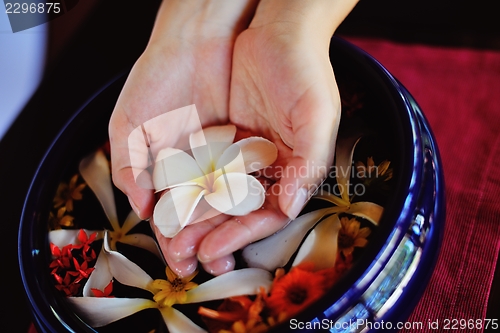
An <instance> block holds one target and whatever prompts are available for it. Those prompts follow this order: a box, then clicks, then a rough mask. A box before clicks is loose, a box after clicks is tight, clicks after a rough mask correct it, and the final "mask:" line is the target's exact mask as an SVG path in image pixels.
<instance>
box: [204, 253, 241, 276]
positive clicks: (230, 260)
mask: <svg viewBox="0 0 500 333" xmlns="http://www.w3.org/2000/svg"><path fill="white" fill-rule="evenodd" d="M234 266H235V260H234V256H233V255H232V254H228V255H226V256H224V257H222V258H219V259H216V260H214V261H211V262H207V263H204V264H203V269H204V270H205V271H206V272H208V273H210V274H212V275H216V276H217V275H221V274H224V273H227V272H229V271H232V270H233V269H234Z"/></svg>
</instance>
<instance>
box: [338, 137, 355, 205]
mask: <svg viewBox="0 0 500 333" xmlns="http://www.w3.org/2000/svg"><path fill="white" fill-rule="evenodd" d="M360 139H361V135H352V136H349V137H339V138H338V139H337V145H336V147H335V169H336V170H335V171H336V173H337V183H338V185H339V188H340V191H341V193H342V199H343V200H344V201H349V193H348V189H349V179H350V178H351V168H352V156H353V154H354V149H355V148H356V145H357V144H358V142H359V140H360Z"/></svg>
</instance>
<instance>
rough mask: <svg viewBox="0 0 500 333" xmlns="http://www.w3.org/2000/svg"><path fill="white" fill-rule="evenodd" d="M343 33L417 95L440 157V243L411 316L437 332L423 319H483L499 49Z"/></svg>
mask: <svg viewBox="0 0 500 333" xmlns="http://www.w3.org/2000/svg"><path fill="white" fill-rule="evenodd" d="M348 40H349V41H351V42H352V43H354V44H355V45H357V46H359V47H361V48H362V49H364V50H365V51H367V52H368V53H369V54H371V55H372V56H374V57H375V58H376V59H377V60H378V61H379V62H381V63H382V65H383V66H384V67H386V68H387V69H388V70H389V71H390V72H391V73H392V74H393V75H394V76H395V77H396V78H398V80H400V81H401V83H402V84H403V85H404V86H405V87H406V88H407V89H408V90H409V91H410V93H411V94H412V95H413V96H414V97H415V99H416V100H417V102H418V104H419V105H420V106H421V108H422V109H423V112H424V114H425V115H426V117H427V119H428V120H429V122H430V124H431V127H432V130H433V132H434V135H435V137H436V139H437V143H438V146H439V149H440V152H441V158H442V161H443V168H444V174H445V184H446V186H445V188H446V201H447V204H446V209H447V218H446V226H445V235H444V240H443V246H442V250H441V254H440V257H439V259H438V262H437V266H436V270H435V272H434V274H433V276H432V278H431V281H430V283H429V285H428V287H427V289H426V291H425V294H424V296H423V298H422V299H421V301H420V303H419V304H418V306H417V308H416V309H415V311H414V312H413V314H412V315H411V317H410V318H409V321H411V322H423V323H425V325H424V328H425V329H424V330H419V332H436V330H431V329H428V327H427V326H428V325H427V323H428V320H431V321H436V320H439V325H440V326H439V330H437V331H444V326H443V325H444V320H445V319H458V320H460V319H466V320H468V319H474V320H475V319H483V318H485V316H486V308H487V303H488V297H489V293H490V288H491V284H492V281H493V275H494V272H495V265H496V262H497V258H498V252H499V250H500V195H499V194H500V98H499V92H500V52H492V51H481V50H469V49H455V48H440V47H430V46H423V45H404V44H397V43H392V42H388V41H383V40H368V39H358V38H348ZM459 331H462V332H464V331H467V332H482V331H483V330H482V329H474V330H473V329H466V330H459ZM407 332H411V330H408V331H407Z"/></svg>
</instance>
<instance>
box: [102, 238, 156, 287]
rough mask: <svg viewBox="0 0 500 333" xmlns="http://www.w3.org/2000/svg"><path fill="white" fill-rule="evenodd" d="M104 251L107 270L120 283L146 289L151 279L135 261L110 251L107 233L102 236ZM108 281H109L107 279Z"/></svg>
mask: <svg viewBox="0 0 500 333" xmlns="http://www.w3.org/2000/svg"><path fill="white" fill-rule="evenodd" d="M103 246H104V253H102V254H105V255H106V256H107V259H108V265H109V270H110V271H111V274H112V275H113V277H114V278H115V279H117V280H118V281H119V282H120V283H122V284H125V285H127V286H131V287H137V288H141V289H144V290H148V285H149V283H151V282H152V281H153V279H152V278H151V277H150V276H149V275H148V274H147V273H146V272H144V271H143V270H142V268H140V267H139V266H138V265H137V264H136V263H134V262H132V261H130V260H129V259H127V257H125V256H124V255H123V254H121V253H120V252H117V251H112V250H111V248H110V247H109V240H108V237H107V235H106V236H105V237H104V244H103ZM108 282H109V281H108Z"/></svg>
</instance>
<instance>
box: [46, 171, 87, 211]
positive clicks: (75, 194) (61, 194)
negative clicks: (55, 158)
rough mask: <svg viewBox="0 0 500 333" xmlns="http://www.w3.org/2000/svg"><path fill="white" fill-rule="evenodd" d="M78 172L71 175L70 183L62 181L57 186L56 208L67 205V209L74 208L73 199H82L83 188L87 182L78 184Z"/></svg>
mask: <svg viewBox="0 0 500 333" xmlns="http://www.w3.org/2000/svg"><path fill="white" fill-rule="evenodd" d="M77 181H78V174H76V175H74V176H73V177H71V180H70V181H69V184H66V183H60V184H59V187H58V188H57V192H56V196H55V197H54V208H59V207H66V211H68V212H71V211H72V210H73V200H81V199H82V190H83V189H84V188H85V186H86V184H85V183H83V184H80V185H76V182H77Z"/></svg>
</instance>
